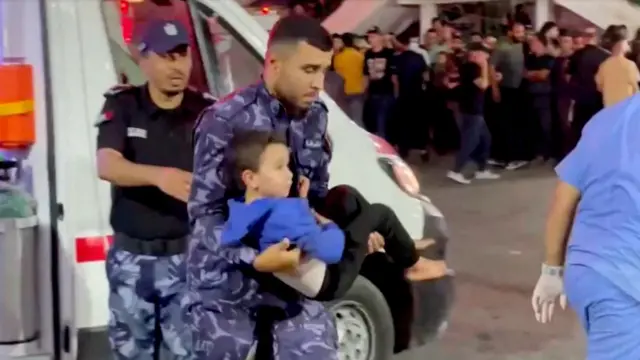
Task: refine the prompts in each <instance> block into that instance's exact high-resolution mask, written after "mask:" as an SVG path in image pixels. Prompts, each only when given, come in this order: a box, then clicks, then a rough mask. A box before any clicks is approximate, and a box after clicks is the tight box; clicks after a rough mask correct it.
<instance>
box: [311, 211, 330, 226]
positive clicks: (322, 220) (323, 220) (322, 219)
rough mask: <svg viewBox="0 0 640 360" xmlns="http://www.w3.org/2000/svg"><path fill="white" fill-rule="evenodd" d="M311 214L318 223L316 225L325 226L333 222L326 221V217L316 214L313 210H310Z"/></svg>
mask: <svg viewBox="0 0 640 360" xmlns="http://www.w3.org/2000/svg"><path fill="white" fill-rule="evenodd" d="M311 212H312V213H313V217H315V218H316V221H317V222H318V224H320V225H327V224H330V223H332V222H333V221H331V220H330V219H327V218H326V217H324V216H322V215H320V214H318V213H317V212H316V211H315V210H313V209H311Z"/></svg>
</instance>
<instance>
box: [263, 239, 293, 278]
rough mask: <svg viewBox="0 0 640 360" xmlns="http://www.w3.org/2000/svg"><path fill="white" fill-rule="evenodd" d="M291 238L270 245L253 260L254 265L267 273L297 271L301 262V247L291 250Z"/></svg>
mask: <svg viewBox="0 0 640 360" xmlns="http://www.w3.org/2000/svg"><path fill="white" fill-rule="evenodd" d="M289 245H290V243H289V240H287V239H284V240H282V241H281V242H279V243H277V244H274V245H271V246H269V247H268V248H267V249H266V250H264V251H263V252H261V253H260V254H259V255H258V256H257V257H256V259H255V260H254V261H253V267H254V268H255V269H256V270H258V271H260V272H265V273H273V272H295V270H296V268H297V267H298V265H299V264H300V249H297V248H296V249H293V250H289Z"/></svg>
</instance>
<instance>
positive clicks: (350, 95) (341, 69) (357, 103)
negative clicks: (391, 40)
mask: <svg viewBox="0 0 640 360" xmlns="http://www.w3.org/2000/svg"><path fill="white" fill-rule="evenodd" d="M353 40H354V39H353V34H349V33H347V34H344V35H342V41H343V43H344V48H343V49H342V50H341V51H340V52H338V53H337V54H335V55H334V58H333V68H334V70H335V71H336V72H337V73H338V74H339V75H340V76H341V77H342V78H343V79H344V92H345V94H346V98H345V106H346V111H347V115H349V117H351V119H352V120H353V121H355V122H356V124H358V125H360V126H362V111H363V108H364V94H363V93H364V71H363V68H364V55H363V54H362V53H361V52H360V51H359V50H358V49H356V47H355V46H354V44H353Z"/></svg>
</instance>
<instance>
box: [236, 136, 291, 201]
mask: <svg viewBox="0 0 640 360" xmlns="http://www.w3.org/2000/svg"><path fill="white" fill-rule="evenodd" d="M275 144H279V145H284V146H287V142H286V140H285V138H284V136H281V135H279V134H277V133H273V132H269V131H259V130H243V131H238V132H236V133H235V134H234V135H233V137H232V138H231V141H230V142H229V146H228V147H227V151H226V154H225V161H226V164H227V166H226V168H227V173H228V174H231V176H230V177H229V180H230V183H229V184H227V185H228V186H231V187H233V188H236V189H244V184H243V183H242V173H243V172H244V171H246V170H250V171H258V168H260V160H261V159H260V157H261V156H262V154H263V153H264V151H265V150H266V149H267V147H268V146H269V145H275Z"/></svg>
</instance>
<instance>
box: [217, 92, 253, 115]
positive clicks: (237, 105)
mask: <svg viewBox="0 0 640 360" xmlns="http://www.w3.org/2000/svg"><path fill="white" fill-rule="evenodd" d="M255 102H256V92H255V90H254V89H252V88H251V87H249V88H245V89H242V90H239V91H236V92H232V93H231V94H229V95H227V96H225V97H223V98H222V99H220V100H218V102H216V103H215V105H213V107H214V109H215V112H216V115H218V116H220V117H222V118H225V119H227V120H231V119H233V118H234V117H235V116H236V115H238V114H240V113H241V112H243V111H245V110H246V109H247V108H248V107H249V106H250V105H252V104H254V103H255Z"/></svg>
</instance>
